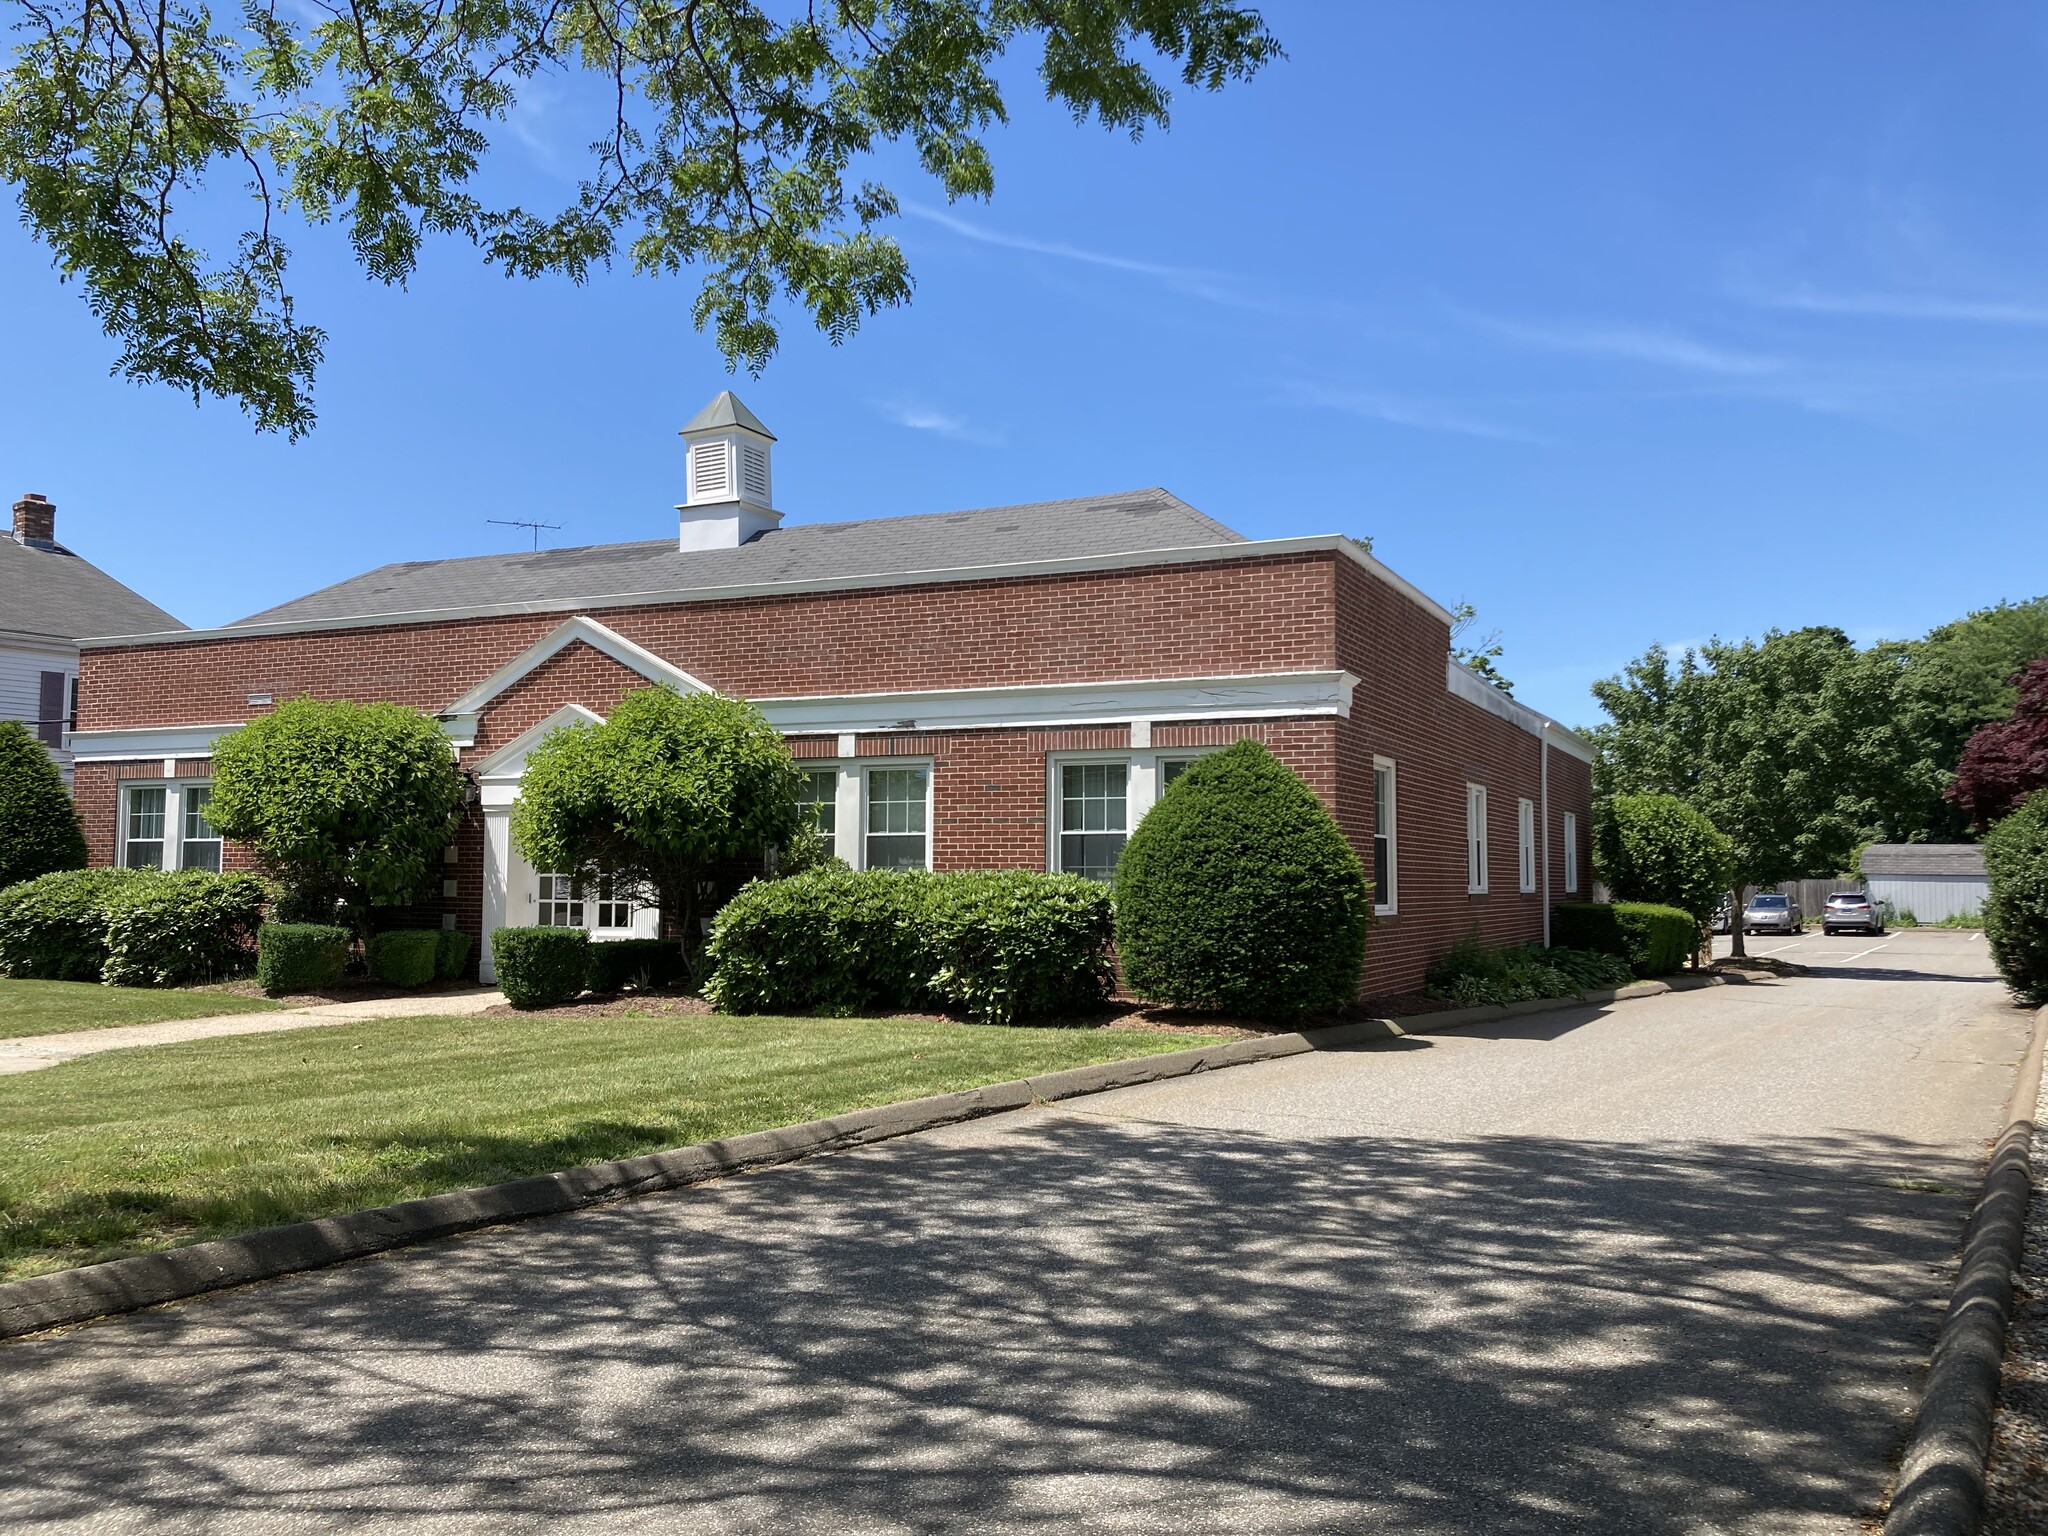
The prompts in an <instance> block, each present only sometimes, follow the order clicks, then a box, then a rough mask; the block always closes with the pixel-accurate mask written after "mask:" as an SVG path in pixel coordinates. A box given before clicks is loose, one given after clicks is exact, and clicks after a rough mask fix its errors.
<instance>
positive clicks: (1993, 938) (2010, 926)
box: [1984, 789, 2048, 1004]
mask: <svg viewBox="0 0 2048 1536" xmlns="http://www.w3.org/2000/svg"><path fill="white" fill-rule="evenodd" d="M1984 872H1985V874H1986V875H1987V876H1989V877H1990V882H1991V895H1990V898H1989V899H1988V900H1987V901H1986V902H1985V903H1984V940H1985V943H1986V944H1987V945H1988V946H1989V947H1990V950H1991V958H1992V960H1993V962H1994V963H1996V965H1997V966H1998V974H1999V975H2001V976H2003V977H2004V978H2005V984H2006V985H2007V986H2009V987H2011V988H2012V991H2013V995H2014V996H2015V997H2017V998H2018V999H2019V1000H2020V1001H2021V1002H2023V1003H2030V1004H2042V1003H2048V789H2039V790H2036V791H2034V793H2033V794H2032V795H2030V796H2028V797H2027V799H2025V800H2024V801H2022V802H2021V803H2020V807H2019V809H2018V810H2016V811H2014V812H2013V813H2012V814H2011V815H2010V816H2007V817H2006V818H2005V819H2004V820H2003V821H2000V822H1997V823H1995V824H1993V826H1992V828H1991V830H1990V831H1989V832H1987V833H1986V834H1985V835H1984Z"/></svg>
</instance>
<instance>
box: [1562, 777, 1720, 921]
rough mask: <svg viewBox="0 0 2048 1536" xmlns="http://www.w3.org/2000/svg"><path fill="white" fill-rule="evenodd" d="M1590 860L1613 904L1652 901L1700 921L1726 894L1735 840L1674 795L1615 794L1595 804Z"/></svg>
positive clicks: (1705, 919)
mask: <svg viewBox="0 0 2048 1536" xmlns="http://www.w3.org/2000/svg"><path fill="white" fill-rule="evenodd" d="M1593 861H1594V864H1595V866H1596V868H1597V869H1598V871H1599V874H1600V878H1601V879H1602V880H1603V881H1604V882H1606V885H1607V888H1608V890H1610V891H1612V892H1613V893H1614V899H1615V900H1616V901H1619V902H1634V901H1643V902H1654V903H1656V904H1657V905H1659V906H1666V907H1677V908H1679V909H1680V910H1681V911H1685V912H1690V913H1691V914H1692V915H1693V917H1694V919H1695V920H1696V921H1698V922H1700V923H1705V922H1707V921H1708V920H1709V919H1710V918H1712V917H1713V915H1714V909H1715V908H1716V907H1718V906H1720V904H1721V903H1722V902H1723V901H1725V900H1726V899H1727V898H1728V888H1729V883H1730V881H1732V880H1733V879H1734V877H1735V844H1734V843H1733V842H1731V841H1730V840H1729V839H1728V838H1727V837H1726V836H1724V835H1723V834H1722V832H1721V830H1720V829H1719V828H1718V827H1716V826H1715V825H1714V824H1713V822H1711V821H1709V820H1708V819H1707V818H1706V817H1705V816H1704V815H1702V814H1701V813H1700V812H1699V811H1697V810H1695V809H1694V808H1693V807H1692V806H1690V805H1688V804H1686V802H1685V801H1683V800H1681V799H1679V798H1678V797H1677V796H1676V795H1659V794H1642V795H1616V796H1614V797H1613V798H1612V799H1611V800H1609V801H1608V802H1607V803H1606V804H1605V805H1603V806H1602V807H1601V808H1600V814H1599V817H1598V818H1597V822H1596V824H1595V827H1594V832H1593Z"/></svg>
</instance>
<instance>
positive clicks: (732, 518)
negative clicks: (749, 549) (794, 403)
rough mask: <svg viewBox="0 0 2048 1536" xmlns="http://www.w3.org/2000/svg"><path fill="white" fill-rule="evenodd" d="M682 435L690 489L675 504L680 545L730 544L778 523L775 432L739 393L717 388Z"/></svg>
mask: <svg viewBox="0 0 2048 1536" xmlns="http://www.w3.org/2000/svg"><path fill="white" fill-rule="evenodd" d="M682 435H683V441H684V442H686V443H687V444H688V445H689V449H688V452H689V460H688V471H687V474H686V476H685V478H686V480H687V482H688V485H689V493H688V496H687V498H686V499H685V500H684V502H683V503H682V505H681V506H679V507H677V508H676V511H677V512H679V513H680V514H681V515H682V533H681V547H682V548H684V549H734V548H737V547H738V546H739V545H741V544H744V543H746V542H747V540H749V539H752V538H756V537H758V536H760V535H761V534H763V533H766V532H768V531H769V530H770V529H773V528H775V527H776V526H778V525H779V524H780V523H781V521H782V514H781V513H780V512H777V511H776V510H775V504H774V501H773V500H772V492H773V488H774V486H773V481H772V479H771V476H770V470H771V464H770V454H771V453H772V451H773V449H774V444H775V434H774V433H773V432H770V431H769V430H768V429H767V427H765V426H763V425H762V424H761V419H760V418H759V417H758V416H756V415H755V414H754V413H753V412H752V411H750V410H748V409H747V408H746V407H745V406H744V405H742V404H741V403H740V400H739V397H738V396H737V395H735V394H733V392H732V391H731V390H725V391H723V392H722V393H720V394H719V396H718V398H717V399H715V400H713V401H712V402H711V403H710V404H709V405H707V406H705V407H704V409H703V410H701V411H699V412H698V413H697V415H696V416H695V417H694V418H693V419H692V420H691V422H690V424H689V425H688V426H686V427H684V428H683V433H682Z"/></svg>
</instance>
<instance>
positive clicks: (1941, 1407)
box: [1884, 1008, 2048, 1536]
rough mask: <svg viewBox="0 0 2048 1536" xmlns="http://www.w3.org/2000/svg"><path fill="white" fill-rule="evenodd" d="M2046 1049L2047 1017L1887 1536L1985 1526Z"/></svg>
mask: <svg viewBox="0 0 2048 1536" xmlns="http://www.w3.org/2000/svg"><path fill="white" fill-rule="evenodd" d="M2044 1045H2048V1008H2042V1009H2040V1010H2039V1011H2038V1012H2037V1013H2036V1014H2035V1015H2034V1040H2033V1044H2032V1045H2031V1046H2029V1047H2028V1049H2027V1054H2026V1055H2025V1056H2024V1057H2022V1058H2021V1061H2020V1073H2019V1078H2018V1080H2017V1081H2016V1082H2014V1084H2013V1090H2012V1098H2011V1099H2010V1100H2009V1101H2008V1102H2007V1105H2006V1117H2005V1118H2006V1124H2005V1131H2004V1133H2003V1134H2002V1135H2000V1136H1999V1138H1998V1140H1997V1142H1996V1143H1994V1144H1993V1146H1992V1149H1991V1164H1990V1167H1989V1169H1988V1170H1987V1171H1986V1173H1985V1175H1984V1193H1983V1195H1982V1197H1981V1198H1979V1200H1978V1201H1977V1206H1976V1209H1975V1210H1973V1211H1972V1212H1971V1213H1970V1224H1969V1226H1968V1228H1967V1229H1966V1230H1965V1231H1964V1234H1963V1265H1962V1270H1961V1272H1960V1273H1959V1274H1958V1275H1957V1276H1956V1289H1955V1295H1954V1296H1953V1297H1951V1298H1950V1300H1949V1304H1948V1314H1947V1316H1945V1317H1944V1318H1943V1319H1942V1323H1941V1336H1940V1337H1939V1338H1938V1339H1937V1340H1936V1341H1935V1345H1934V1357H1933V1360H1932V1362H1931V1363H1930V1364H1929V1366H1928V1368H1927V1390H1926V1392H1925V1394H1924V1395H1923V1396H1922V1397H1921V1399H1920V1412H1919V1413H1918V1414H1917V1415H1916V1416H1915V1417H1914V1420H1913V1437H1912V1439H1911V1440H1910V1441H1908V1442H1907V1445H1906V1455H1905V1460H1904V1461H1903V1462H1902V1463H1901V1464H1900V1466H1899V1483H1898V1491H1897V1492H1896V1493H1894V1494H1893V1495H1892V1507H1891V1511H1890V1513H1889V1514H1887V1515H1886V1516H1885V1522H1884V1536H1974V1533H1975V1531H1976V1529H1977V1526H1978V1523H1979V1522H1980V1521H1981V1519H1982V1518H1983V1513H1984V1463H1985V1461H1986V1460H1987V1459H1988V1457H1989V1456H1990V1454H1991V1422H1992V1418H1993V1416H1994V1415H1995V1414H1996V1412H1997V1409H1998V1378H1999V1368H2000V1366H2001V1365H2002V1364H2003V1362H2004V1359H2005V1330H2006V1325H2007V1324H2008V1323H2009V1322H2010V1321H2011V1319H2012V1287H2013V1280H2014V1278H2015V1277H2016V1276H2017V1275H2018V1274H2019V1269H2020V1261H2021V1258H2022V1256H2023V1254H2024V1252H2025V1244H2026V1227H2027V1203H2028V1201H2029V1200H2030V1199H2031V1198H2032V1196H2033V1185H2034V1178H2033V1168H2032V1148H2033V1142H2034V1106H2035V1103H2036V1101H2037V1100H2038V1098H2039V1097H2040V1093H2041V1058H2042V1050H2043V1047H2044Z"/></svg>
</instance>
